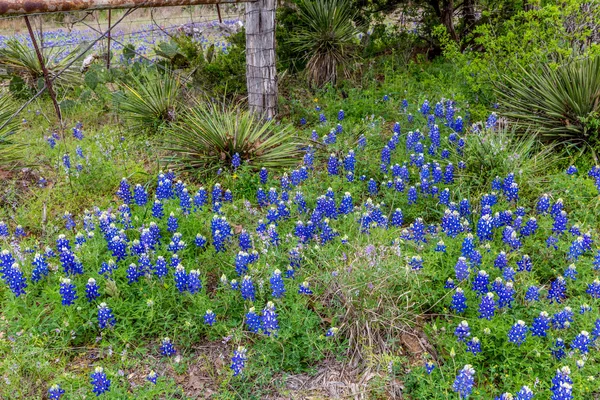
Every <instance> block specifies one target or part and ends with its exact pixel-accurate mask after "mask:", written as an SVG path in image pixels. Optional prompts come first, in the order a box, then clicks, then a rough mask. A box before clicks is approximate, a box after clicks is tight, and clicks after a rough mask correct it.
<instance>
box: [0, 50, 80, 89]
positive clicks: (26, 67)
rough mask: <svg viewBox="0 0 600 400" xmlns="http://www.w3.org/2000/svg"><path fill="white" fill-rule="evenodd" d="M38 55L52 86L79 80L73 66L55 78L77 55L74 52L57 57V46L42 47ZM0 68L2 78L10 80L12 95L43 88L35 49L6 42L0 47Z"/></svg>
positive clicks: (70, 83)
mask: <svg viewBox="0 0 600 400" xmlns="http://www.w3.org/2000/svg"><path fill="white" fill-rule="evenodd" d="M41 52H42V57H43V59H44V63H45V64H46V68H47V69H48V72H49V74H50V77H51V78H55V81H54V84H55V85H58V86H65V85H66V86H70V85H73V84H74V83H76V82H77V81H78V80H79V77H80V75H79V73H78V72H77V67H76V66H75V64H74V65H72V66H71V67H69V68H68V69H67V70H65V72H63V73H62V74H60V75H58V72H60V71H62V70H63V69H64V68H65V67H66V66H67V64H68V63H70V62H71V61H72V60H73V59H74V58H75V57H76V56H77V55H78V49H76V50H74V51H72V52H70V53H68V54H67V55H64V54H61V52H62V49H61V47H45V48H43V49H41ZM0 68H3V69H5V70H6V74H5V75H4V76H3V78H8V79H11V90H12V91H14V92H17V93H18V92H22V91H23V90H26V89H33V88H36V87H38V88H41V87H42V86H43V85H44V82H43V77H44V73H43V70H42V67H41V65H40V62H39V60H38V58H37V55H36V53H35V50H34V49H33V48H31V47H29V46H28V45H27V44H25V43H21V42H20V41H18V40H16V39H10V40H8V41H7V42H6V44H5V45H4V47H2V48H0Z"/></svg>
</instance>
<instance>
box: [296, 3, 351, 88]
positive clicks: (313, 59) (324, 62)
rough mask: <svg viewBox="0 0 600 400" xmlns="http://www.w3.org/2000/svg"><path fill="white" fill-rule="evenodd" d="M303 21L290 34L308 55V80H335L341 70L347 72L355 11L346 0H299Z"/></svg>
mask: <svg viewBox="0 0 600 400" xmlns="http://www.w3.org/2000/svg"><path fill="white" fill-rule="evenodd" d="M298 7H299V9H300V19H301V20H302V22H303V25H302V26H301V27H299V29H298V30H297V31H296V32H295V33H294V37H293V38H292V41H293V43H294V44H295V45H296V47H295V48H296V50H297V51H298V52H299V53H300V54H303V55H304V56H305V58H306V59H307V65H306V69H307V74H308V81H309V83H310V84H314V85H316V86H323V85H324V84H326V83H332V84H335V83H336V81H337V79H338V77H339V76H340V73H341V74H343V75H346V76H347V75H348V72H349V68H350V61H351V60H352V59H353V58H354V51H355V47H356V41H357V33H358V32H357V30H356V28H355V27H354V25H353V22H352V21H353V19H354V15H355V14H354V11H353V10H352V8H351V7H350V3H349V1H348V0H324V1H314V0H302V1H300V2H299V4H298Z"/></svg>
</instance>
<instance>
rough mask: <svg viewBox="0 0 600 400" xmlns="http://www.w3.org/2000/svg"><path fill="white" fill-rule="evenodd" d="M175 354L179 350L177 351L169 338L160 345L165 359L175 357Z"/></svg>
mask: <svg viewBox="0 0 600 400" xmlns="http://www.w3.org/2000/svg"><path fill="white" fill-rule="evenodd" d="M175 353H177V350H175V346H173V343H172V342H171V339H169V338H168V337H166V338H164V339H163V340H162V343H161V345H160V354H162V355H163V356H165V357H171V356H173V355H175Z"/></svg>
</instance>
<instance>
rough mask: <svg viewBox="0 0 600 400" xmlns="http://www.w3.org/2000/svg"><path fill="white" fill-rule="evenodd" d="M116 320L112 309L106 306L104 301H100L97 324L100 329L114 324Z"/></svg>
mask: <svg viewBox="0 0 600 400" xmlns="http://www.w3.org/2000/svg"><path fill="white" fill-rule="evenodd" d="M116 322H117V321H116V319H115V317H114V315H113V313H112V310H111V309H110V308H108V306H107V305H106V303H100V305H98V326H99V327H100V329H105V328H107V327H109V326H115V323H116Z"/></svg>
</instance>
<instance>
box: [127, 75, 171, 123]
mask: <svg viewBox="0 0 600 400" xmlns="http://www.w3.org/2000/svg"><path fill="white" fill-rule="evenodd" d="M180 91H181V82H180V80H179V77H178V75H176V74H175V73H173V72H171V71H167V72H164V73H163V72H161V71H158V70H157V69H151V70H148V71H147V72H146V73H144V74H142V75H141V76H135V75H134V76H132V77H131V83H123V90H122V91H121V92H119V93H117V95H116V101H117V105H118V107H119V109H120V110H121V111H122V112H123V113H124V115H125V117H126V118H127V119H128V120H129V121H131V122H132V123H133V125H134V126H135V127H138V128H149V129H151V130H157V129H158V128H159V127H161V126H163V125H165V124H169V123H172V122H173V121H175V119H176V118H177V110H178V103H179V101H180V99H179V95H180Z"/></svg>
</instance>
